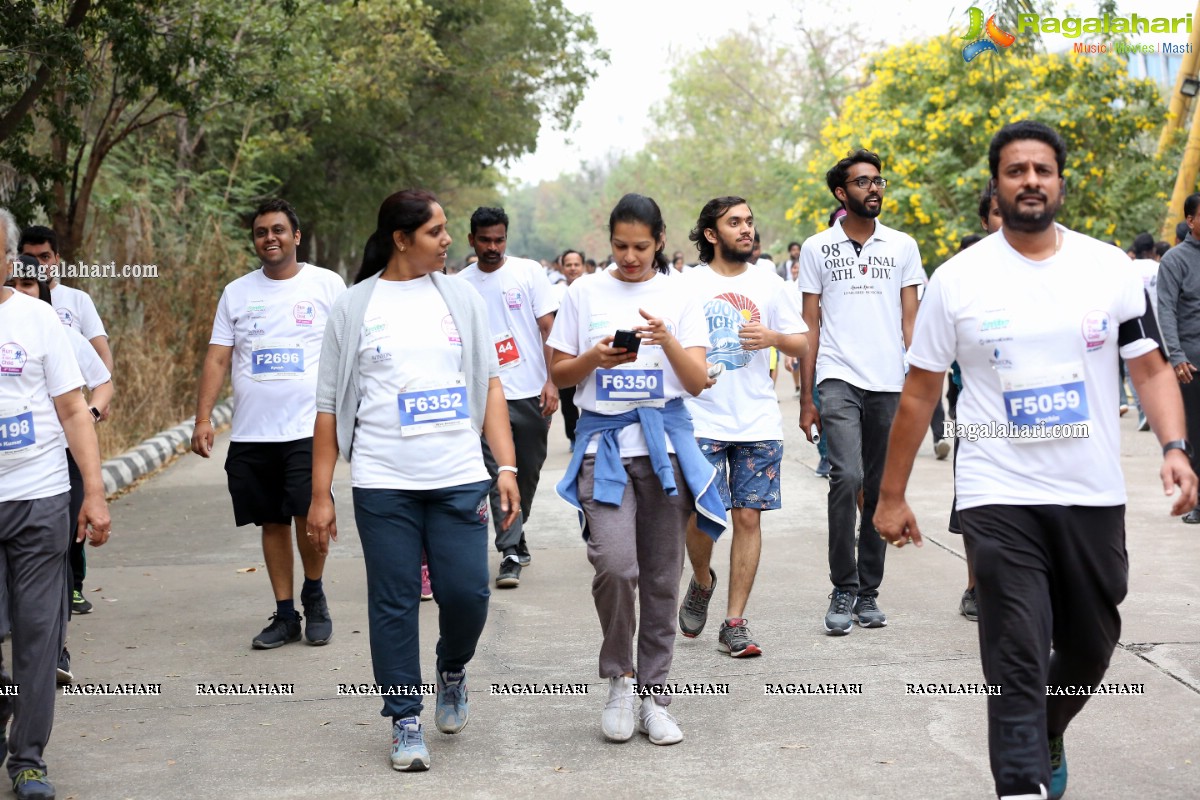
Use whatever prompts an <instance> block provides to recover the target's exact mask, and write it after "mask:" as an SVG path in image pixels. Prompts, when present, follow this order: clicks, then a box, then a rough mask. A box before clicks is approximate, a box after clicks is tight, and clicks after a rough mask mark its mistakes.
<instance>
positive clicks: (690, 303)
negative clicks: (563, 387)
mask: <svg viewBox="0 0 1200 800" xmlns="http://www.w3.org/2000/svg"><path fill="white" fill-rule="evenodd" d="M677 280H681V279H677V278H668V277H666V276H665V275H663V274H662V273H655V275H654V277H653V278H651V279H650V280H648V281H640V282H638V283H629V282H627V281H623V280H621V279H620V278H618V277H617V276H616V275H614V274H612V273H611V272H603V273H598V274H597V275H595V276H594V277H592V278H591V279H589V280H587V281H575V283H573V284H571V287H570V288H569V289H567V297H566V299H565V300H564V301H563V304H562V307H561V308H559V310H558V316H557V317H556V318H555V320H554V329H553V330H552V331H551V332H550V339H549V341H548V343H549V345H550V346H551V347H553V348H554V349H555V350H561V351H562V352H564V353H566V354H568V355H571V356H577V355H579V354H580V353H583V352H585V351H587V350H590V349H591V348H592V347H593V346H594V345H595V344H596V342H598V341H600V340H601V339H603V338H604V337H606V336H612V335H613V334H614V333H616V332H617V331H618V330H632V329H633V328H636V327H639V326H642V325H645V324H646V319H645V318H644V317H643V316H642V315H641V314H640V313H639V312H638V309H645V311H646V313H648V314H651V315H653V316H655V317H658V318H659V319H663V320H665V321H666V323H667V329H668V330H670V331H671V332H672V333H673V334H674V336H675V338H676V339H678V340H679V343H680V344H681V345H683V346H684V347H705V346H706V345H707V344H708V336H707V334H706V332H705V323H704V315H703V314H702V313H701V312H700V307H699V306H697V305H696V303H695V301H694V300H693V299H692V297H691V295H690V294H689V293H688V292H682V291H679V289H680V284H679V283H676V281H677ZM685 395H687V396H690V395H688V392H687V390H686V389H684V388H683V384H682V383H680V382H679V378H678V377H677V376H676V374H675V370H674V368H673V367H672V366H671V362H670V361H668V360H667V357H666V355H665V354H664V353H663V349H662V348H661V347H659V346H657V345H651V344H647V343H646V342H644V341H643V342H642V344H641V345H640V346H639V348H638V359H637V361H634V362H633V363H631V364H622V365H621V366H620V367H618V368H617V369H614V370H596V371H595V372H592V373H590V374H589V375H588V376H587V377H585V378H584V379H583V380H582V381H581V382H580V383H579V386H578V387H576V389H575V405H577V406H578V407H579V408H581V409H584V410H587V411H594V412H596V413H599V414H620V413H623V412H625V411H628V410H631V409H633V408H636V407H638V406H660V407H661V406H663V405H665V404H666V402H667V401H668V400H673V399H675V398H677V397H684V396H685ZM617 441H618V442H619V444H620V447H621V456H622V457H632V456H644V455H647V454H648V453H649V451H648V450H647V449H646V437H645V436H644V435H643V434H642V426H641V425H638V424H636V423H635V424H633V425H630V426H628V427H627V428H624V429H623V430H621V431H620V433H619V434H618V438H617ZM596 449H597V446H596V441H595V440H594V439H593V441H592V442H591V443H589V445H588V449H587V452H589V453H594V452H596ZM667 449H668V451H670V452H674V449H673V448H672V447H671V443H670V441H668V442H667Z"/></svg>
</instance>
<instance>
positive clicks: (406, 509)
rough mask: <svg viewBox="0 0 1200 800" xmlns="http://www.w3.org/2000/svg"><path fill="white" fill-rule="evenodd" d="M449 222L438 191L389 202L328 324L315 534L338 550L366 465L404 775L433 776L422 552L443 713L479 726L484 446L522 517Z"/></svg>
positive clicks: (387, 684)
mask: <svg viewBox="0 0 1200 800" xmlns="http://www.w3.org/2000/svg"><path fill="white" fill-rule="evenodd" d="M450 241H451V240H450V235H449V234H448V233H447V232H446V215H445V213H444V212H443V211H442V207H441V206H440V205H439V204H438V202H437V199H436V198H435V197H434V196H433V195H432V194H429V193H428V192H423V191H419V190H411V189H410V190H405V191H402V192H397V193H396V194H393V195H392V196H390V197H388V198H387V199H386V200H384V201H383V205H382V206H381V207H380V209H379V221H378V225H377V227H376V230H375V232H374V233H373V234H371V238H370V239H369V240H368V241H367V245H366V247H365V248H364V250H363V262H362V268H361V269H360V270H359V273H358V276H357V277H356V278H355V280H354V284H355V285H354V286H353V287H351V288H350V289H349V290H348V291H346V292H345V293H344V294H343V295H342V296H341V297H339V298H338V300H337V302H336V304H335V305H334V307H333V311H332V313H331V315H330V319H329V323H328V326H327V327H326V329H325V339H324V342H323V343H322V345H321V347H322V350H321V365H320V370H319V372H318V377H317V421H316V425H315V429H314V431H313V490H312V491H313V499H312V505H311V507H310V509H309V512H308V535H309V536H311V537H313V541H314V543H315V544H316V546H317V548H318V549H319V550H320V551H321V552H322V553H328V552H329V540H330V539H335V540H336V539H337V524H336V517H335V512H334V505H333V496H332V492H331V485H332V481H333V468H334V465H335V463H336V462H337V456H338V452H339V451H340V452H341V454H342V455H343V456H344V457H345V458H346V460H347V461H349V462H350V482H351V486H352V487H353V498H354V518H355V522H356V523H357V525H358V533H359V538H360V539H361V541H362V548H363V556H364V562H365V564H366V569H367V602H368V617H369V619H370V625H371V661H372V664H373V666H374V672H375V682H376V684H377V685H378V686H380V687H381V688H382V689H383V690H384V691H385V692H388V694H385V696H384V703H383V712H382V713H383V716H385V717H390V718H391V720H392V751H391V761H392V766H393V767H394V768H395V769H398V770H425V769H428V768H429V750H428V748H427V747H426V745H425V739H424V730H423V728H422V726H421V722H420V714H421V711H422V708H423V707H422V704H421V690H420V686H421V660H420V652H419V645H420V640H419V638H418V631H417V618H418V609H419V607H420V603H421V600H420V595H421V551H422V549H424V551H425V553H426V554H427V556H428V561H429V572H430V575H431V577H432V579H433V592H434V595H435V599H436V600H437V603H438V623H439V633H440V637H439V639H438V645H437V705H436V708H435V711H434V721H435V722H436V724H437V728H438V730H440V731H441V732H443V733H458V732H459V731H461V730H462V729H463V728H464V727H466V724H467V720H468V706H467V683H466V665H467V663H468V662H469V661H470V660H471V658H472V657H473V656H474V654H475V646H476V643H477V642H478V641H479V636H480V634H481V633H482V632H483V624H484V621H485V620H486V619H487V607H488V598H489V596H490V592H489V590H488V560H487V559H488V488H489V486H490V483H491V482H490V480H489V478H488V472H487V470H486V469H485V468H484V465H483V452H482V449H481V447H480V441H479V436H480V432H481V431H482V433H483V435H485V436H486V437H487V439H488V443H489V444H490V445H491V448H492V453H493V454H494V455H495V457H496V461H497V463H499V464H500V477H499V487H500V495H501V500H502V503H501V508H502V509H503V511H504V512H505V513H506V514H507V517H506V518H505V520H506V524H511V523H512V520H513V519H514V518H515V517H516V514H517V511H518V510H519V509H520V496H519V493H518V491H517V481H516V471H517V470H516V467H514V466H512V464H513V463H514V462H515V460H516V459H515V455H514V452H513V442H512V434H511V431H510V428H509V422H508V406H507V405H506V404H505V401H504V393H503V390H502V389H501V386H500V379H499V377H498V375H499V363H498V362H497V361H496V349H495V347H493V345H492V338H491V335H490V334H489V333H488V321H487V312H486V310H485V309H484V305H483V300H482V299H481V298H480V297H479V295H478V294H477V293H476V292H475V290H474V289H472V288H471V286H470V285H469V284H467V283H464V282H462V281H458V280H455V279H454V278H450V277H447V276H445V275H443V274H442V268H443V267H444V266H445V263H446V248H447V247H449V246H450Z"/></svg>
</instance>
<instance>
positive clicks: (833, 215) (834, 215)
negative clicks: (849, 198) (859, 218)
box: [828, 206, 846, 228]
mask: <svg viewBox="0 0 1200 800" xmlns="http://www.w3.org/2000/svg"><path fill="white" fill-rule="evenodd" d="M845 210H846V207H845V206H838V207H837V208H835V209H834V210H833V211H830V212H829V225H828V227H830V228H832V227H833V223H835V222H837V221H838V216H839V214H838V212H839V211H845ZM840 216H845V215H844V214H843V215H840Z"/></svg>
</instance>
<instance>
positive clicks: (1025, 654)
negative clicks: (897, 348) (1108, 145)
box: [875, 120, 1196, 799]
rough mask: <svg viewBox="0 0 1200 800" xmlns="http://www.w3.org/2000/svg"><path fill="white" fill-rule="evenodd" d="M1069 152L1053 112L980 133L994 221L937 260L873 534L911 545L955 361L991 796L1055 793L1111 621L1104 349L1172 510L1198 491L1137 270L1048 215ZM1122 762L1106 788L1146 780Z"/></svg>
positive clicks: (1114, 600) (1111, 436)
mask: <svg viewBox="0 0 1200 800" xmlns="http://www.w3.org/2000/svg"><path fill="white" fill-rule="evenodd" d="M1066 154H1067V148H1066V145H1065V143H1064V142H1063V140H1062V138H1061V137H1060V136H1059V135H1058V133H1057V132H1056V131H1055V130H1053V129H1052V128H1050V127H1048V126H1046V125H1043V124H1041V123H1038V122H1033V121H1029V120H1024V121H1021V122H1015V123H1011V124H1009V125H1006V126H1004V127H1003V128H1002V129H1001V130H1000V131H999V132H998V133H997V134H996V136H995V137H994V138H993V139H992V143H991V146H990V148H989V152H988V161H989V166H990V167H991V172H992V182H993V187H994V190H995V194H996V200H997V203H998V205H999V207H1000V213H1001V216H1002V217H1003V227H1002V229H1001V230H1000V232H999V233H997V234H995V235H992V236H988V237H987V238H986V239H984V240H983V241H981V242H979V243H978V244H975V245H973V246H972V247H970V248H969V249H967V250H965V251H963V252H962V253H960V254H959V255H957V256H955V257H954V258H952V259H950V260H949V261H947V262H946V263H945V264H943V265H942V266H941V267H940V268H939V269H938V270H937V271H936V272H935V273H934V275H933V280H932V281H931V282H930V284H929V288H928V289H927V290H926V292H925V298H924V300H923V301H922V305H921V313H920V314H919V316H918V318H917V326H916V331H915V333H914V335H913V343H912V348H911V350H910V352H909V364H910V365H911V368H910V370H909V373H908V377H907V379H906V381H905V384H904V393H903V396H902V398H901V402H900V409H899V412H898V413H897V415H896V421H895V424H894V425H893V426H892V432H891V440H890V443H889V445H888V456H887V468H886V470H885V472H884V476H883V484H882V486H881V489H880V498H879V505H878V508H877V510H876V513H875V526H876V528H877V529H878V530H879V533H880V535H881V536H882V537H883V538H884V539H885V540H887V541H890V542H892V543H893V544H896V545H897V546H903V545H904V544H906V543H908V542H913V543H915V544H917V545H920V544H921V542H922V539H921V532H920V530H919V529H918V527H917V523H916V519H915V518H914V516H913V512H912V509H911V508H909V506H908V504H907V503H906V502H905V499H904V493H905V488H906V485H907V483H908V477H909V475H910V473H911V471H912V464H913V459H914V457H915V454H916V452H917V449H918V447H920V444H921V439H922V438H923V437H924V432H925V428H926V427H927V426H928V424H929V420H930V416H931V414H932V412H933V406H934V404H935V403H936V402H938V399H939V396H940V394H941V388H942V381H943V379H944V376H945V372H946V368H947V367H948V366H949V365H950V363H951V362H952V361H955V360H957V361H958V363H959V366H960V367H961V368H962V372H963V385H964V387H965V391H964V392H963V395H962V397H961V398H960V399H959V401H958V409H957V411H958V416H957V420H956V422H957V428H958V435H959V440H960V441H959V448H958V457H957V464H956V468H955V489H956V495H957V497H956V505H957V509H958V515H959V521H960V523H961V525H962V531H963V539H964V543H965V545H966V548H967V557H968V558H969V559H970V561H971V563H973V564H974V567H975V581H976V592H977V596H978V605H979V651H980V657H981V660H982V662H983V674H984V677H985V678H986V680H987V683H988V684H989V685H990V686H996V687H998V689H999V690H1000V691H998V692H996V694H995V695H994V696H989V697H988V746H989V750H990V756H991V766H992V776H993V778H994V779H995V786H996V794H997V795H998V796H999V797H1001V798H1046V797H1049V798H1052V799H1053V798H1059V797H1062V796H1063V793H1064V792H1065V791H1066V788H1067V761H1066V754H1065V751H1064V748H1063V734H1064V732H1065V731H1066V729H1067V726H1068V724H1069V723H1070V722H1071V720H1072V719H1073V718H1074V717H1075V715H1076V714H1078V713H1079V711H1081V710H1082V708H1083V706H1084V704H1085V703H1086V702H1087V699H1088V693H1089V692H1090V690H1091V688H1092V687H1094V686H1096V685H1098V684H1099V683H1100V681H1101V680H1102V679H1103V677H1104V673H1105V671H1106V670H1107V668H1108V664H1109V659H1110V658H1111V657H1112V653H1113V650H1114V648H1115V647H1116V644H1117V640H1118V638H1119V637H1120V633H1121V616H1120V613H1119V612H1118V610H1117V606H1118V605H1119V604H1120V602H1121V600H1122V599H1124V597H1125V593H1126V589H1127V586H1128V581H1129V562H1128V556H1127V555H1126V549H1125V499H1126V498H1125V480H1124V477H1123V475H1122V474H1121V463H1120V459H1121V434H1120V425H1119V423H1118V412H1117V409H1115V408H1113V405H1112V403H1111V402H1109V398H1111V397H1112V392H1113V389H1114V387H1115V386H1116V385H1117V380H1118V376H1117V370H1116V366H1117V354H1118V352H1119V353H1120V354H1121V355H1122V356H1123V357H1124V358H1125V363H1126V365H1127V366H1128V368H1129V373H1130V375H1131V377H1132V378H1133V382H1134V384H1135V385H1136V386H1137V388H1138V392H1139V394H1140V396H1141V397H1142V401H1143V406H1144V408H1145V411H1146V416H1147V417H1148V418H1149V420H1150V424H1151V426H1152V427H1153V429H1154V431H1155V433H1156V434H1157V435H1158V439H1159V442H1160V443H1161V444H1162V447H1163V465H1162V468H1161V470H1160V472H1159V475H1160V477H1161V479H1162V483H1163V488H1164V489H1165V490H1166V493H1167V494H1168V495H1170V494H1176V493H1175V487H1179V489H1180V490H1181V491H1179V492H1178V493H1177V494H1176V499H1175V501H1174V504H1173V507H1172V509H1171V513H1172V514H1175V515H1179V514H1182V513H1184V512H1185V511H1187V510H1188V509H1190V508H1191V507H1192V506H1193V505H1194V504H1195V501H1196V476H1195V474H1194V473H1193V472H1192V469H1191V466H1190V465H1189V463H1188V456H1189V455H1190V451H1191V446H1190V445H1189V443H1188V442H1187V441H1186V439H1185V431H1186V427H1185V423H1184V414H1183V405H1182V402H1181V400H1180V396H1179V391H1178V390H1177V389H1176V388H1175V378H1174V375H1173V374H1172V370H1171V367H1170V365H1169V364H1168V362H1167V360H1166V358H1165V355H1164V350H1163V347H1162V337H1161V336H1160V334H1159V332H1158V327H1157V324H1156V322H1155V318H1154V313H1153V311H1152V310H1151V309H1150V308H1149V303H1148V302H1147V299H1146V291H1145V289H1144V287H1143V285H1142V279H1141V277H1140V276H1139V275H1138V274H1137V272H1135V271H1134V270H1131V269H1129V261H1128V259H1127V258H1126V257H1125V254H1124V253H1122V252H1121V251H1120V250H1118V249H1117V248H1115V247H1112V246H1111V245H1108V244H1105V243H1103V242H1099V241H1097V240H1095V239H1092V238H1090V237H1088V236H1084V235H1082V234H1079V233H1076V232H1074V231H1072V230H1069V229H1067V228H1065V227H1063V226H1061V225H1056V224H1055V222H1054V217H1055V214H1056V213H1057V211H1058V209H1059V208H1060V207H1061V205H1062V200H1063V194H1064V189H1065V181H1064V178H1063V177H1062V174H1063V168H1064V167H1065V165H1066ZM1031 286H1036V287H1037V291H1035V292H1031V291H1030V287H1031ZM1137 780H1138V779H1137V778H1136V777H1134V776H1132V775H1131V776H1130V778H1129V781H1130V783H1129V785H1128V786H1127V787H1125V788H1124V789H1123V790H1121V789H1114V791H1116V793H1117V794H1123V795H1128V796H1135V795H1139V794H1142V793H1143V792H1142V791H1141V789H1140V786H1138V784H1137V783H1136V781H1137Z"/></svg>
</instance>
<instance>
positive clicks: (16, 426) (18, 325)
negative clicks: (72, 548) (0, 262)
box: [0, 288, 91, 535]
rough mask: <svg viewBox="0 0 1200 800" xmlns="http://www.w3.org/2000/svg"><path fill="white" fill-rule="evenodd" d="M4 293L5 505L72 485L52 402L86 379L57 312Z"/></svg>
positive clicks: (1, 473) (0, 461)
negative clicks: (5, 296) (80, 371)
mask: <svg viewBox="0 0 1200 800" xmlns="http://www.w3.org/2000/svg"><path fill="white" fill-rule="evenodd" d="M0 291H2V292H4V293H5V294H7V295H8V299H7V300H5V301H4V302H3V303H0V502H8V501H10V500H38V499H40V498H43V497H54V496H55V495H60V494H62V493H64V492H68V491H70V490H71V482H70V480H69V478H68V477H67V457H66V455H65V454H64V453H63V448H64V447H66V444H67V440H66V437H65V436H64V435H63V429H62V425H61V424H60V423H59V421H58V412H57V411H56V410H55V408H54V400H53V399H52V398H55V397H58V396H59V395H63V394H67V393H68V392H71V391H75V390H78V389H79V388H80V387H81V386H83V376H82V375H80V373H79V367H78V366H77V365H76V364H75V358H74V356H73V355H72V354H71V343H70V341H69V340H68V339H67V332H66V330H65V329H64V327H63V326H62V325H61V324H59V320H58V316H57V315H56V314H55V313H54V309H52V308H50V306H48V305H46V304H45V303H43V302H42V301H41V300H37V299H35V298H32V297H29V296H27V295H23V294H21V293H20V292H15V291H13V290H12V289H9V288H2V289H0ZM88 347H89V348H90V347H91V345H88ZM63 535H66V531H63Z"/></svg>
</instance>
